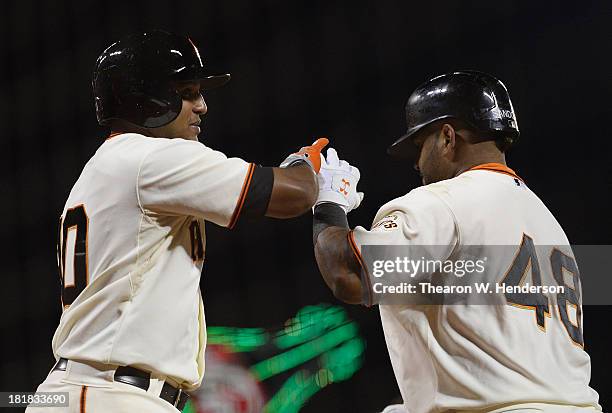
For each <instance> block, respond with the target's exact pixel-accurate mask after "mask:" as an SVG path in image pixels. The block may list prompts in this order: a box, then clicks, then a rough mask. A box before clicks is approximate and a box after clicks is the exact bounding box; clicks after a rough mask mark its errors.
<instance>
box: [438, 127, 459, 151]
mask: <svg viewBox="0 0 612 413" xmlns="http://www.w3.org/2000/svg"><path fill="white" fill-rule="evenodd" d="M440 138H441V140H442V153H443V154H444V155H450V156H452V155H454V152H455V147H456V144H457V135H456V134H455V128H453V126H452V125H450V124H448V123H445V124H443V125H442V129H441V130H440Z"/></svg>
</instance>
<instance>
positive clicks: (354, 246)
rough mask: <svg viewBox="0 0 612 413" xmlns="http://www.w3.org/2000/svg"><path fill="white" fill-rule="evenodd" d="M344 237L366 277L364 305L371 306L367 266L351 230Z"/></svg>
mask: <svg viewBox="0 0 612 413" xmlns="http://www.w3.org/2000/svg"><path fill="white" fill-rule="evenodd" d="M346 238H347V239H348V243H349V246H350V247H351V250H352V251H353V254H354V255H355V258H357V262H358V263H359V265H360V266H361V269H362V270H363V272H364V276H365V277H366V279H367V288H368V302H367V303H366V306H367V307H371V306H372V284H371V283H370V276H369V275H368V268H367V267H366V265H365V263H364V262H363V257H362V256H361V252H359V248H358V247H357V242H355V235H354V234H353V230H350V231H349V232H348V234H346ZM361 284H362V285H364V283H363V281H362V282H361Z"/></svg>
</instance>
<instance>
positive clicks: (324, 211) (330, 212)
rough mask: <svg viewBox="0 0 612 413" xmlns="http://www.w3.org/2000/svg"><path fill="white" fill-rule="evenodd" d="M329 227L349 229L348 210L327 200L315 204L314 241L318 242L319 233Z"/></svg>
mask: <svg viewBox="0 0 612 413" xmlns="http://www.w3.org/2000/svg"><path fill="white" fill-rule="evenodd" d="M328 227H340V228H346V229H349V224H348V219H347V218H346V212H344V209H342V208H341V207H340V206H338V205H336V204H334V203H331V202H327V203H324V204H319V205H317V206H315V208H314V211H313V214H312V242H313V244H316V243H317V238H318V237H319V234H320V233H321V232H323V230H325V229H326V228H328Z"/></svg>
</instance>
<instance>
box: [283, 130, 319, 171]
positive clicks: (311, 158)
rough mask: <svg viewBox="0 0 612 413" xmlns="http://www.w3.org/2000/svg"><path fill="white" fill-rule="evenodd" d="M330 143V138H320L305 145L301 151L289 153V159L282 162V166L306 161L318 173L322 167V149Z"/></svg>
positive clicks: (285, 166)
mask: <svg viewBox="0 0 612 413" xmlns="http://www.w3.org/2000/svg"><path fill="white" fill-rule="evenodd" d="M328 143H329V139H327V138H319V139H317V140H316V141H314V142H313V144H312V145H310V146H304V147H302V148H300V150H299V151H297V152H295V153H292V154H291V155H289V156H288V157H287V159H285V160H284V161H283V162H281V164H280V167H281V168H287V167H289V166H293V165H296V164H298V163H306V164H308V165H309V166H310V167H311V168H312V169H313V170H314V171H315V173H317V174H318V173H319V170H320V169H321V151H322V150H323V148H325V146H326V145H327V144H328Z"/></svg>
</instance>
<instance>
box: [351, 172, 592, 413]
mask: <svg viewBox="0 0 612 413" xmlns="http://www.w3.org/2000/svg"><path fill="white" fill-rule="evenodd" d="M525 236H527V237H528V238H529V239H530V240H532V241H533V243H534V244H537V245H557V246H566V247H567V250H569V252H567V251H566V253H567V254H571V249H569V243H568V240H567V238H566V236H565V234H564V232H563V230H562V228H561V226H560V225H559V223H558V222H557V221H556V219H555V218H554V216H553V215H552V214H551V213H550V212H549V210H548V209H547V208H546V206H545V205H544V204H543V203H542V202H541V201H540V199H538V197H537V196H536V195H535V194H534V193H533V192H531V190H529V188H528V187H527V186H526V185H525V183H524V182H522V181H521V180H520V179H519V178H518V177H517V176H516V175H515V174H514V172H513V171H512V170H511V169H509V168H507V167H505V166H503V165H500V164H484V165H481V166H479V167H476V168H473V169H472V170H469V171H467V172H464V173H462V174H460V175H459V176H457V177H455V178H452V179H448V180H444V181H440V182H437V183H434V184H430V185H426V186H423V187H420V188H417V189H414V190H412V191H410V192H409V193H408V194H407V195H405V196H403V197H400V198H398V199H395V200H393V201H391V202H389V203H388V204H386V205H384V206H383V207H382V208H381V209H380V210H379V211H378V213H377V215H376V217H375V219H374V225H373V228H372V230H370V231H368V230H366V229H364V228H362V227H357V228H355V230H354V231H353V232H352V234H351V237H352V240H353V243H354V247H356V248H362V247H363V246H364V245H445V246H448V248H447V249H446V250H445V252H444V254H443V255H446V256H441V257H439V258H440V259H446V258H451V259H454V260H460V259H461V258H462V253H463V248H464V246H470V245H472V246H473V245H479V246H484V252H483V255H486V254H487V252H490V254H489V255H490V256H495V252H496V251H487V250H486V249H487V246H500V245H507V246H517V254H518V250H519V248H520V247H519V244H520V245H523V244H525V243H524V242H523V241H524V240H526V239H527V238H525ZM529 239H527V241H529ZM549 253H550V254H551V255H550V256H553V255H554V254H552V251H550V252H549ZM497 255H499V254H497ZM502 255H503V254H502ZM512 258H513V257H512V256H504V257H503V259H501V260H499V261H497V262H495V261H493V262H489V263H488V264H487V267H486V268H487V270H486V271H490V272H493V273H494V274H493V275H494V276H495V277H494V278H497V279H500V280H501V279H502V278H503V277H504V274H507V273H508V271H509V268H510V267H511V266H512V265H513V262H512ZM533 259H534V260H535V258H533ZM538 259H539V267H540V271H541V273H542V278H543V279H544V278H545V277H552V274H551V272H552V271H553V270H552V269H551V266H550V263H547V261H548V259H549V256H540V257H538ZM568 259H571V260H573V258H571V255H570V258H568ZM531 265H532V266H533V265H535V264H534V262H533V261H532V262H531ZM557 270H559V271H560V268H557ZM502 294H503V293H502ZM505 302H506V301H503V302H502V303H505ZM549 302H550V307H549V308H548V311H547V312H546V313H543V314H540V315H541V317H540V318H539V319H538V317H536V313H537V312H536V310H535V308H534V307H531V308H529V307H525V306H520V305H506V304H502V305H499V306H491V305H429V306H427V305H415V304H406V305H384V304H381V305H380V306H379V309H380V316H381V320H382V325H383V329H384V333H385V339H386V342H387V347H388V350H389V356H390V358H391V363H392V365H393V370H394V373H395V376H396V379H397V382H398V385H399V388H400V391H401V394H402V397H403V399H404V403H405V406H406V408H407V409H408V410H409V411H410V412H411V413H420V412H434V411H445V410H454V409H457V410H470V409H495V408H499V406H500V405H504V404H519V403H529V402H536V401H537V402H540V403H551V404H560V405H573V406H585V407H589V406H590V407H591V408H595V409H599V410H600V409H601V407H600V406H599V405H598V395H597V393H596V392H595V391H594V390H593V389H591V388H590V387H589V380H590V374H591V365H590V358H589V356H588V354H587V353H586V352H585V351H584V350H583V344H582V342H581V339H582V315H581V312H578V311H577V310H578V309H579V308H580V307H581V302H578V305H577V306H576V307H575V310H576V311H575V312H574V313H573V314H574V317H577V318H578V319H579V320H576V319H575V318H574V319H572V318H571V317H570V318H569V319H566V320H565V321H564V320H562V317H561V314H562V313H563V314H568V313H567V307H571V305H567V304H570V303H566V305H567V306H557V301H556V298H555V296H554V295H550V296H549ZM515 304H516V303H515ZM560 307H564V308H560ZM570 313H571V311H570ZM569 323H571V325H570V324H569ZM540 324H541V325H540Z"/></svg>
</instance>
